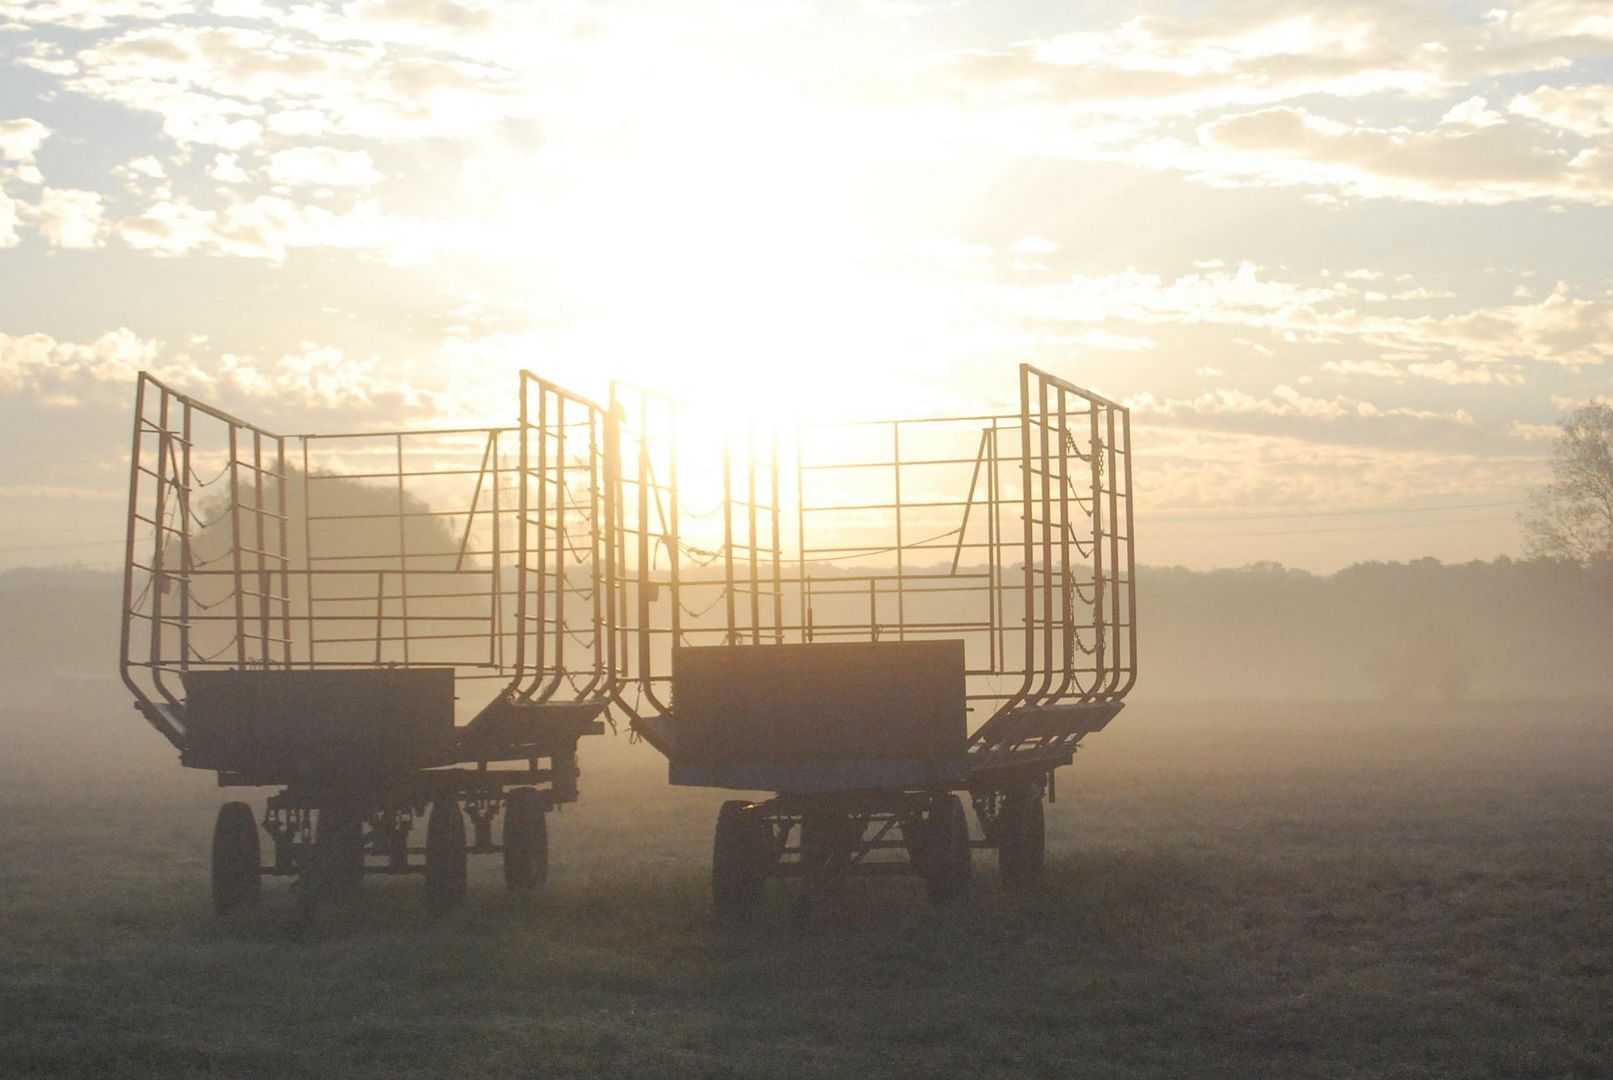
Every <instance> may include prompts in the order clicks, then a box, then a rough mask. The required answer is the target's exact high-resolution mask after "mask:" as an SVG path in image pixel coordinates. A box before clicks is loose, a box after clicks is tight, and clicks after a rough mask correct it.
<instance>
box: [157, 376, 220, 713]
mask: <svg viewBox="0 0 1613 1080" xmlns="http://www.w3.org/2000/svg"><path fill="white" fill-rule="evenodd" d="M169 397H170V395H169V393H168V391H167V389H166V388H164V390H163V391H162V395H161V396H160V397H159V398H158V406H157V467H156V468H155V469H153V470H152V473H153V474H154V475H155V476H156V481H157V488H156V505H155V508H154V509H153V510H152V513H151V519H152V524H151V529H152V532H151V589H150V592H149V595H150V596H151V637H150V639H149V642H148V644H149V645H150V655H149V657H148V659H149V660H150V662H151V673H152V678H153V679H154V680H156V684H157V686H158V688H159V689H161V687H162V675H161V670H162V660H163V656H162V635H163V631H164V625H163V617H162V598H163V596H164V594H165V593H166V592H167V590H166V589H165V588H164V584H165V578H166V577H167V574H168V568H167V567H166V566H165V565H164V564H163V563H164V560H163V552H162V547H163V539H164V537H163V519H164V518H165V517H166V516H167V513H168V506H167V503H168V478H167V473H168V470H169V464H168V462H169V443H170V442H171V441H172V439H173V435H172V433H171V432H170V431H169V430H168V402H169ZM234 430H235V429H234V428H233V427H232V428H231V429H230V431H231V433H232V435H233V433H234ZM164 696H168V695H167V694H166V692H164Z"/></svg>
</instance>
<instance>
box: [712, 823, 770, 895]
mask: <svg viewBox="0 0 1613 1080" xmlns="http://www.w3.org/2000/svg"><path fill="white" fill-rule="evenodd" d="M772 868H773V829H772V826H771V825H769V824H768V822H767V819H766V818H765V817H763V816H762V815H761V814H760V813H759V812H758V811H757V810H756V808H755V807H754V806H752V805H751V804H750V803H748V802H745V801H744V800H742V799H732V800H729V801H728V802H725V803H723V804H722V810H721V811H720V812H718V814H717V835H716V839H715V841H714V843H713V844H712V857H711V899H712V909H713V911H714V912H715V914H716V917H717V921H718V922H721V923H724V924H727V925H733V924H736V923H740V922H743V921H745V920H746V919H748V918H750V917H751V916H752V915H754V914H755V912H756V909H757V908H758V907H759V906H760V905H761V902H762V884H763V883H764V882H765V881H766V880H767V876H768V874H769V873H770V872H771V871H772Z"/></svg>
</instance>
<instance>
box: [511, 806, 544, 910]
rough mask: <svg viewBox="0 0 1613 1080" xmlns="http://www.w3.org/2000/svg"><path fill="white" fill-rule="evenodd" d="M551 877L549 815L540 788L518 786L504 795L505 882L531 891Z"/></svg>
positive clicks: (520, 889)
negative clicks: (544, 806) (539, 794)
mask: <svg viewBox="0 0 1613 1080" xmlns="http://www.w3.org/2000/svg"><path fill="white" fill-rule="evenodd" d="M548 880H549V815H548V814H546V813H544V811H543V801H542V799H540V798H539V796H538V789H537V788H531V787H519V788H515V789H514V790H512V791H511V792H510V793H509V794H508V795H506V796H505V798H504V884H505V886H506V887H507V888H508V889H509V890H510V891H511V892H531V891H532V890H534V889H540V888H542V887H543V885H544V883H545V882H547V881H548Z"/></svg>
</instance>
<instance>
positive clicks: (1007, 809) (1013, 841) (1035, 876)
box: [997, 784, 1047, 892]
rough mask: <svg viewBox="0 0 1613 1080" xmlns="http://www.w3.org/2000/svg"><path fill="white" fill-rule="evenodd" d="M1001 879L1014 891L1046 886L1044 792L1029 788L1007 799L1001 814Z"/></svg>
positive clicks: (998, 852) (1025, 787) (999, 827)
mask: <svg viewBox="0 0 1613 1080" xmlns="http://www.w3.org/2000/svg"><path fill="white" fill-rule="evenodd" d="M998 814H999V817H998V835H999V839H998V843H997V878H998V880H999V881H1001V883H1002V887H1003V888H1005V889H1009V890H1013V891H1021V892H1022V891H1026V890H1029V889H1034V888H1036V887H1037V886H1038V885H1040V884H1041V883H1042V871H1043V868H1044V867H1045V866H1046V864H1047V816H1046V812H1045V810H1044V807H1043V804H1042V789H1041V787H1040V786H1039V785H1036V784H1026V785H1025V786H1024V787H1022V788H1016V789H1015V790H1013V791H1010V792H1007V793H1005V794H1004V796H1003V801H1002V806H1001V808H1000V809H999V811H998Z"/></svg>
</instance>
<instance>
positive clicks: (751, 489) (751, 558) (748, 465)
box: [745, 422, 762, 645]
mask: <svg viewBox="0 0 1613 1080" xmlns="http://www.w3.org/2000/svg"><path fill="white" fill-rule="evenodd" d="M745 521H746V525H745V527H746V529H747V531H748V532H747V536H746V539H747V540H748V541H749V542H748V543H747V544H746V547H747V548H749V551H748V552H747V558H746V563H747V565H748V566H749V568H750V633H751V638H750V640H751V644H752V645H760V644H761V643H762V597H761V595H760V593H759V591H758V590H760V589H761V587H762V584H761V578H760V576H759V575H758V573H757V564H756V560H757V557H758V552H757V550H756V549H757V543H756V424H755V423H754V422H752V423H750V424H747V425H746V427H745Z"/></svg>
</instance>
